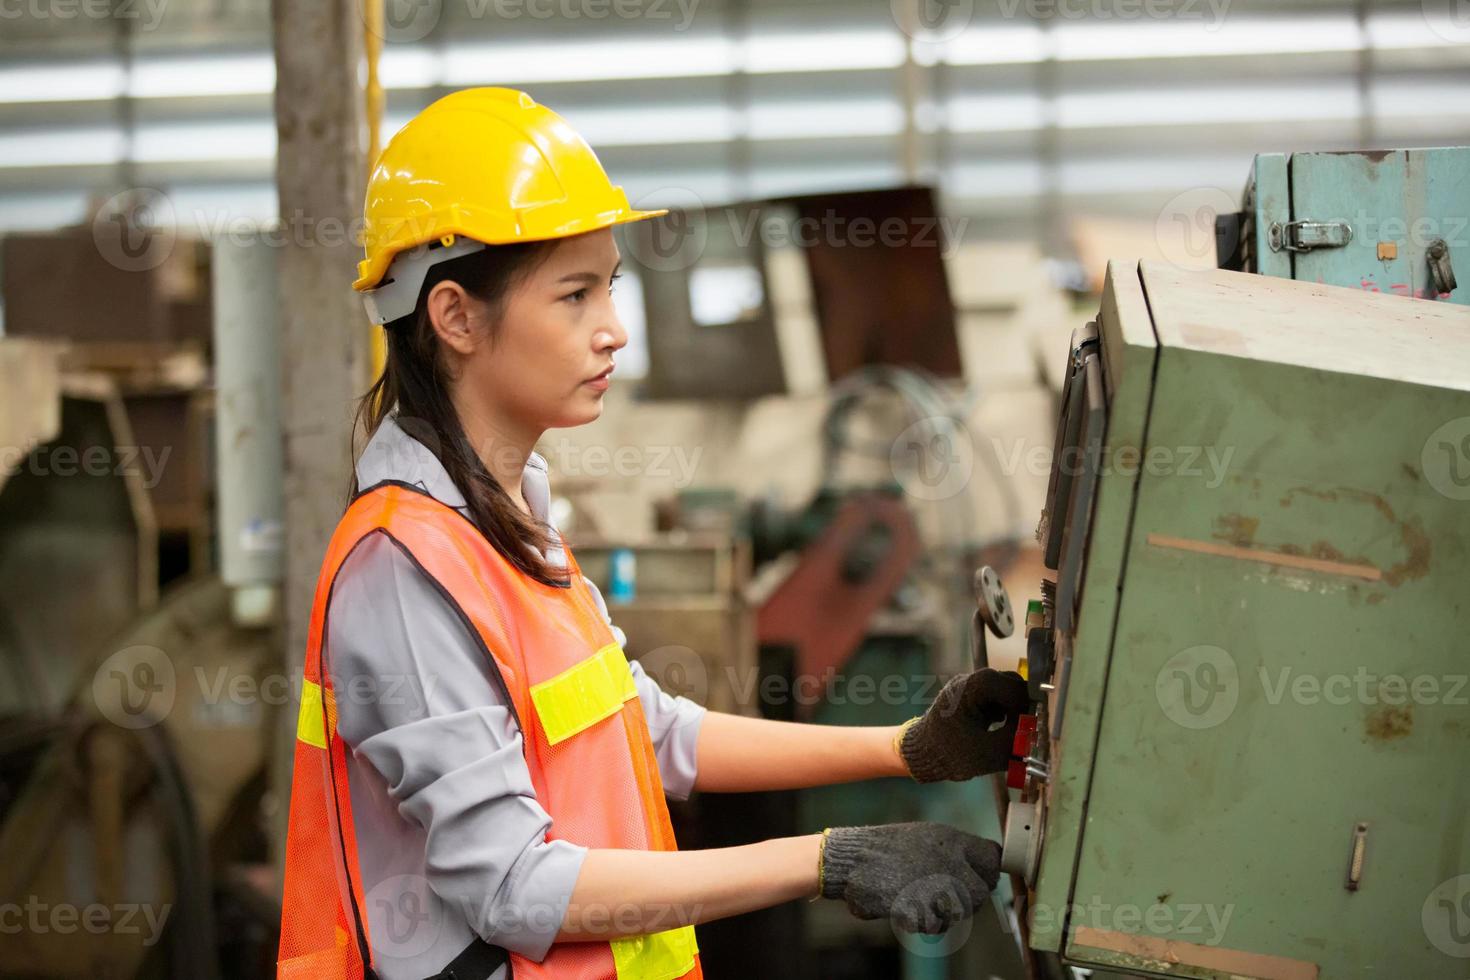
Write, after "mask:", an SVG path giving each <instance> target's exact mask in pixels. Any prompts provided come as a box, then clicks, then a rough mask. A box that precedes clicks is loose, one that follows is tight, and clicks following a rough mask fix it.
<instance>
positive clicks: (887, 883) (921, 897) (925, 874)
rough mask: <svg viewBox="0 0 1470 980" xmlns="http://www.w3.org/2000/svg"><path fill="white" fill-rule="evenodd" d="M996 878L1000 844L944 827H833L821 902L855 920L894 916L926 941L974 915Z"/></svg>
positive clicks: (827, 836)
mask: <svg viewBox="0 0 1470 980" xmlns="http://www.w3.org/2000/svg"><path fill="white" fill-rule="evenodd" d="M999 879H1000V845H999V844H997V843H995V841H989V840H986V839H984V838H983V837H976V836H975V835H974V834H967V833H965V832H964V831H963V830H956V829H955V828H954V827H948V826H945V825H944V824H941V823H893V824H884V825H881V826H877V827H832V828H829V829H828V830H827V831H826V832H825V833H824V835H823V843H822V859H821V881H822V896H823V897H824V898H840V899H842V900H843V901H844V902H846V903H847V909H848V911H849V912H851V913H852V914H853V915H855V916H857V917H858V918H859V919H882V918H891V919H892V920H893V921H894V923H895V924H896V925H897V926H898V927H899V928H901V929H903V930H904V931H906V932H922V933H927V934H930V935H934V934H936V933H941V932H944V931H945V930H946V929H948V928H949V927H950V926H952V925H954V924H955V923H956V922H959V921H960V920H961V919H966V918H968V917H970V916H971V915H974V914H975V910H976V909H977V908H979V907H980V906H981V904H982V903H984V901H985V900H986V898H988V897H989V896H990V891H991V889H993V888H994V887H995V883H996V882H997V881H998V880H999Z"/></svg>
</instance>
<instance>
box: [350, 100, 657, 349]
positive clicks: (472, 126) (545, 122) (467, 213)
mask: <svg viewBox="0 0 1470 980" xmlns="http://www.w3.org/2000/svg"><path fill="white" fill-rule="evenodd" d="M667 213H668V212H667V211H639V210H637V209H635V208H633V207H632V206H630V205H629V204H628V196H627V194H625V193H624V192H623V189H622V188H621V187H618V186H616V185H614V184H613V183H612V181H610V180H609V179H608V176H607V172H606V171H604V170H603V169H602V163H601V162H600V161H599V160H598V159H597V155H596V154H595V153H593V152H592V147H590V146H588V145H587V142H586V140H584V139H582V137H581V136H579V135H578V134H577V131H576V130H574V129H572V127H571V126H570V125H569V124H568V123H567V121H566V120H565V119H563V118H562V117H561V116H558V115H557V114H556V113H554V112H552V111H551V110H550V109H548V108H546V107H545V106H543V105H538V104H537V103H536V100H534V99H532V98H531V97H530V96H529V95H527V94H526V93H525V92H518V91H516V90H515V89H509V88H472V89H465V90H463V91H460V92H455V93H454V94H452V95H446V96H445V97H444V98H442V99H439V100H438V101H437V102H435V103H433V104H432V105H430V106H429V107H428V108H426V109H424V110H423V111H422V112H420V113H419V114H418V115H417V116H415V117H414V118H413V119H411V120H409V122H408V125H406V126H404V127H403V128H402V129H401V130H399V131H398V133H397V134H396V135H395V136H394V137H393V139H392V140H390V141H389V142H388V145H387V147H385V148H384V149H383V152H382V154H381V155H380V156H379V157H378V160H377V163H376V164H375V165H374V167H373V172H372V176H371V177H370V178H369V180H368V188H367V200H366V202H365V203H364V206H363V221H364V226H363V248H364V253H365V257H364V258H363V260H362V261H361V262H359V263H358V266H357V280H356V281H355V282H354V283H353V284H352V288H354V289H356V290H358V291H360V292H367V291H369V290H374V289H377V288H378V287H379V286H381V285H386V284H385V283H384V281H383V280H384V277H385V276H386V275H387V273H388V268H389V266H390V265H391V264H392V263H393V259H394V257H395V256H397V255H399V253H402V252H407V251H409V250H410V249H416V248H418V246H428V245H430V244H431V243H438V245H440V246H443V249H442V251H441V250H440V249H439V248H438V247H435V251H436V252H438V254H437V255H435V256H434V257H433V260H431V262H430V263H429V264H432V261H443V260H444V259H448V258H451V257H453V255H452V254H450V253H455V254H463V249H462V248H452V246H454V245H455V240H456V238H468V239H472V240H473V242H474V243H475V245H474V246H473V247H474V248H478V247H480V246H481V245H500V244H505V243H508V242H526V241H538V240H544V239H550V238H566V237H568V236H571V235H579V234H581V233H583V232H587V231H594V230H596V229H598V228H607V227H609V226H611V225H618V224H624V223H625V222H629V221H640V220H642V219H644V218H656V217H658V216H659V215H661V214H667ZM465 245H470V243H469V242H461V246H465ZM420 251H422V250H420ZM415 264H416V265H423V268H422V269H416V270H414V271H415V272H418V273H420V274H419V275H418V279H419V282H420V283H421V282H422V279H423V277H422V274H421V273H422V271H426V270H427V265H425V264H423V263H415ZM394 278H395V279H399V278H400V277H399V276H397V275H396V273H395V276H394ZM402 285H405V286H406V285H409V283H402ZM404 292H406V290H405V291H404ZM412 293H413V301H416V300H417V293H418V290H417V286H416V285H414V288H413V290H412ZM394 305H395V307H401V302H399V303H395V304H394ZM369 311H370V312H372V304H369ZM374 319H377V320H378V322H384V321H383V320H382V319H379V317H377V316H376V315H375V316H374Z"/></svg>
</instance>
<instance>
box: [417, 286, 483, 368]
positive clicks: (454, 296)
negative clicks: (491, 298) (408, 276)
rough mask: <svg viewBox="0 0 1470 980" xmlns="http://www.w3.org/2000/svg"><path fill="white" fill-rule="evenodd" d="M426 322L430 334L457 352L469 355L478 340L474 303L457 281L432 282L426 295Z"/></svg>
mask: <svg viewBox="0 0 1470 980" xmlns="http://www.w3.org/2000/svg"><path fill="white" fill-rule="evenodd" d="M426 302H427V306H428V311H429V323H430V324H431V325H432V326H433V328H434V333H435V334H436V335H437V336H438V338H439V339H440V340H442V341H443V342H444V343H445V344H447V345H448V346H449V349H450V350H452V351H454V352H455V353H457V354H464V355H468V354H472V353H474V351H475V347H476V346H477V345H478V343H479V340H480V335H479V331H477V330H476V326H475V316H474V313H475V307H476V303H475V301H474V300H473V299H471V298H470V295H469V294H468V293H466V292H465V291H464V287H463V286H461V285H460V284H459V283H457V282H452V281H449V280H444V281H442V282H437V283H435V284H434V288H433V289H430V290H429V295H428V297H427V301H426Z"/></svg>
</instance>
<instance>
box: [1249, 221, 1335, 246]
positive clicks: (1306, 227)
mask: <svg viewBox="0 0 1470 980" xmlns="http://www.w3.org/2000/svg"><path fill="white" fill-rule="evenodd" d="M1268 240H1269V242H1270V245H1271V251H1273V252H1280V251H1281V250H1282V249H1285V250H1286V251H1288V252H1310V251H1311V250H1312V249H1314V248H1342V247H1343V246H1344V245H1346V244H1347V243H1348V242H1350V241H1352V240H1353V228H1352V225H1350V224H1348V223H1347V222H1346V221H1288V222H1287V223H1285V224H1282V223H1281V222H1279V221H1273V222H1272V223H1271V227H1270V229H1269V239H1268Z"/></svg>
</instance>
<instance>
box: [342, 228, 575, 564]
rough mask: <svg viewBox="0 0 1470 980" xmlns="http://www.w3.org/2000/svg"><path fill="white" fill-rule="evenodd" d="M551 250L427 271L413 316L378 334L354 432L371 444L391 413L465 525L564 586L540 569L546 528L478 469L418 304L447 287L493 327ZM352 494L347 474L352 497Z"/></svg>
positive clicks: (507, 248)
mask: <svg viewBox="0 0 1470 980" xmlns="http://www.w3.org/2000/svg"><path fill="white" fill-rule="evenodd" d="M555 245H556V241H554V240H553V241H544V242H539V241H538V242H523V243H515V244H510V245H492V246H490V247H488V248H485V249H482V250H480V251H478V252H474V253H471V254H470V255H464V256H461V257H459V258H457V259H451V260H449V261H447V262H441V263H439V264H438V265H435V266H433V267H431V268H430V269H429V273H428V275H427V276H426V277H425V279H424V285H423V288H422V289H421V290H420V291H419V301H418V306H417V307H416V309H415V310H414V312H413V313H412V314H411V315H410V316H406V317H403V318H402V319H400V320H395V321H394V322H392V323H390V324H387V325H386V326H385V327H384V328H383V329H384V330H385V331H386V336H387V348H388V356H387V358H386V359H385V361H384V364H383V372H382V374H380V375H379V376H378V379H377V380H376V381H375V382H373V385H372V387H371V388H369V389H368V391H367V393H366V394H365V395H363V397H362V399H361V401H359V403H358V407H357V426H358V427H360V428H361V429H362V430H363V431H364V432H365V433H366V434H367V436H368V437H371V436H372V435H373V433H375V432H377V430H378V427H379V426H381V425H382V424H383V420H384V419H386V418H387V417H388V416H389V414H390V413H392V412H393V410H394V409H395V408H396V409H397V412H398V416H397V418H398V422H399V424H400V425H402V426H403V428H404V431H406V432H407V433H408V434H409V435H410V436H412V437H413V438H415V439H417V440H418V441H419V442H421V443H423V444H424V445H425V446H427V447H428V449H429V451H430V452H432V453H433V454H434V455H435V456H436V457H437V458H438V460H439V462H440V463H441V464H443V466H444V469H445V470H446V471H447V472H448V473H449V478H450V479H451V480H453V481H454V485H455V486H456V487H458V488H459V492H460V493H461V494H463V495H464V499H465V502H466V503H467V504H468V505H469V506H468V510H469V517H470V520H471V522H472V523H473V524H474V525H475V527H476V528H478V529H479V531H480V533H481V534H483V535H484V536H485V538H486V540H488V541H489V542H490V544H491V545H492V546H494V548H495V550H496V551H498V552H500V554H501V555H502V556H504V557H505V560H506V561H508V562H510V563H511V564H512V565H514V566H515V567H516V568H518V569H520V570H521V571H522V572H524V573H525V574H527V575H529V576H531V577H532V578H534V579H536V580H537V581H540V582H544V583H546V584H549V585H565V584H566V573H565V570H564V569H560V570H558V569H557V568H555V567H554V566H551V565H549V564H547V562H546V560H545V559H544V558H543V557H542V555H543V554H544V553H545V552H546V550H547V549H548V548H549V547H551V546H552V545H554V544H555V543H556V541H555V540H554V539H553V538H552V532H551V529H550V528H549V527H548V526H547V525H545V524H542V523H540V522H539V521H536V520H535V519H533V518H532V517H530V516H529V515H527V514H526V513H525V512H524V511H522V510H521V509H520V508H519V507H518V506H516V504H515V503H514V502H513V501H512V500H511V498H510V495H509V494H507V493H506V492H505V488H504V487H502V486H501V485H500V483H499V482H498V481H496V479H495V478H494V477H493V476H491V475H490V472H489V471H488V470H486V469H485V464H484V462H483V461H482V459H481V458H480V454H479V453H478V452H476V451H475V447H474V446H472V445H470V441H469V438H468V437H467V436H466V435H465V431H464V426H463V425H461V424H460V421H459V414H458V413H457V412H456V411H455V410H454V404H453V403H452V402H451V401H450V398H449V385H448V381H449V378H448V376H447V374H446V372H445V368H444V361H443V358H442V357H441V356H440V351H439V338H438V337H437V336H436V335H435V333H434V326H433V324H432V323H431V322H430V320H429V313H428V307H427V304H426V303H425V301H424V300H425V297H427V296H428V294H429V290H430V289H432V288H433V287H434V286H435V285H436V284H438V283H440V282H443V281H444V280H451V281H453V282H457V283H459V284H460V285H461V286H463V287H464V289H465V291H466V292H467V293H469V294H470V295H471V296H474V297H475V298H476V299H479V300H481V301H482V302H485V303H488V304H490V307H491V310H492V314H493V319H494V321H496V322H497V323H498V320H499V317H500V313H501V312H502V311H503V310H504V306H505V300H506V297H507V296H509V294H510V290H511V288H512V287H513V286H514V285H515V284H516V283H517V282H518V281H519V280H520V279H521V278H522V277H523V276H524V275H525V274H526V273H528V272H530V271H531V270H532V269H533V268H534V267H535V266H536V265H537V264H539V262H540V261H541V260H542V259H544V258H545V256H546V255H547V254H549V253H550V251H551V249H552V248H554V247H555ZM354 455H355V453H354ZM358 490H359V488H358V486H357V479H356V476H355V475H354V477H353V481H352V492H353V495H354V496H355V495H356V494H357V492H358ZM533 548H534V549H535V550H534V551H533V550H532V549H533Z"/></svg>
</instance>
